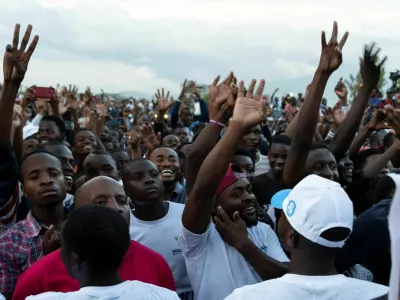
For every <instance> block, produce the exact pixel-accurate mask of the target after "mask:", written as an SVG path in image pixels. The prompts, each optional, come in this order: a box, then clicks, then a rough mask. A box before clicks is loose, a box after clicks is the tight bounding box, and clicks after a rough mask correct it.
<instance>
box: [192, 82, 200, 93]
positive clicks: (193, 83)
mask: <svg viewBox="0 0 400 300" xmlns="http://www.w3.org/2000/svg"><path fill="white" fill-rule="evenodd" d="M190 92H191V93H192V94H193V95H196V96H199V92H198V91H197V88H196V82H194V81H191V82H190Z"/></svg>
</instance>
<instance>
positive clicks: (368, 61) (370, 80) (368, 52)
mask: <svg viewBox="0 0 400 300" xmlns="http://www.w3.org/2000/svg"><path fill="white" fill-rule="evenodd" d="M374 47H375V44H372V45H371V46H365V49H364V58H363V59H361V58H360V73H361V78H362V82H363V86H367V87H368V88H370V89H373V88H375V87H376V86H377V84H378V82H379V78H380V75H381V68H382V66H383V64H384V63H385V61H386V59H387V57H386V56H385V58H384V59H382V61H381V62H380V63H378V54H379V51H380V49H379V48H378V49H377V50H376V51H374Z"/></svg>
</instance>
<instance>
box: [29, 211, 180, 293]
mask: <svg viewBox="0 0 400 300" xmlns="http://www.w3.org/2000/svg"><path fill="white" fill-rule="evenodd" d="M61 241H62V248H61V257H62V260H63V262H64V264H65V266H66V268H67V269H68V272H69V274H70V275H71V276H72V277H74V278H76V279H77V280H78V281H79V285H80V287H81V289H80V290H79V291H77V292H70V293H57V292H47V293H44V294H39V295H36V296H30V297H27V299H30V300H35V299H36V300H38V299H52V300H56V299H63V300H67V299H82V300H83V299H115V300H117V299H121V300H125V299H126V300H128V299H132V298H135V299H143V300H153V299H154V300H155V299H171V300H177V299H179V298H178V295H177V294H176V293H175V292H173V291H170V290H167V289H164V288H161V287H157V286H155V285H151V284H147V283H142V282H140V281H125V282H123V281H122V279H121V278H120V276H119V274H118V269H119V266H120V264H121V262H122V260H123V258H124V255H125V252H126V251H127V250H128V248H129V245H130V236H129V228H128V227H127V226H126V221H125V220H124V218H123V217H122V216H121V213H120V212H118V211H116V210H113V209H110V208H108V207H104V206H100V205H86V206H83V207H81V208H78V209H75V210H73V211H72V212H71V213H70V215H69V216H68V218H67V221H66V222H65V224H64V227H63V229H62V233H61Z"/></svg>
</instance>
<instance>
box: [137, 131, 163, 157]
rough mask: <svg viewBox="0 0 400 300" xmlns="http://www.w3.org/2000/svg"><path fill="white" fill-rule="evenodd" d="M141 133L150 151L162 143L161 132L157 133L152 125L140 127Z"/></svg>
mask: <svg viewBox="0 0 400 300" xmlns="http://www.w3.org/2000/svg"><path fill="white" fill-rule="evenodd" d="M140 135H141V138H142V140H143V142H144V144H145V145H146V147H147V150H148V151H152V150H154V149H155V148H157V147H158V146H160V145H161V132H159V133H158V134H157V135H156V134H155V133H154V130H153V127H151V126H150V125H143V126H142V128H141V129H140Z"/></svg>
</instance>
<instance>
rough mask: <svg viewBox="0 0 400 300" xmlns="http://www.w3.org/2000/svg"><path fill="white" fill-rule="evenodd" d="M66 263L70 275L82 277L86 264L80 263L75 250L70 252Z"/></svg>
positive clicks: (77, 277)
mask: <svg viewBox="0 0 400 300" xmlns="http://www.w3.org/2000/svg"><path fill="white" fill-rule="evenodd" d="M68 263H69V268H68V269H69V270H70V273H71V276H72V277H74V278H76V279H78V280H79V279H80V278H82V275H83V273H84V269H85V268H86V265H85V263H81V261H80V259H79V256H78V254H76V253H75V252H71V253H70V257H69V262H68Z"/></svg>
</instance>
